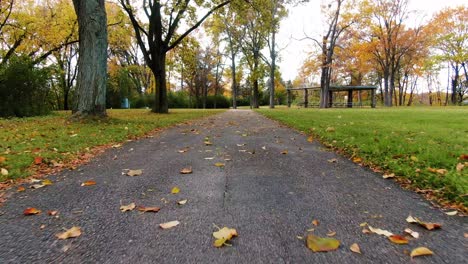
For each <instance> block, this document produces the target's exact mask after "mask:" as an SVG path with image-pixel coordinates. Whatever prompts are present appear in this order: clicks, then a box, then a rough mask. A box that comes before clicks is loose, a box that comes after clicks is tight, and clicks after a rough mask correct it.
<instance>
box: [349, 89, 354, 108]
mask: <svg viewBox="0 0 468 264" xmlns="http://www.w3.org/2000/svg"><path fill="white" fill-rule="evenodd" d="M352 107H353V90H351V89H349V90H348V108H352Z"/></svg>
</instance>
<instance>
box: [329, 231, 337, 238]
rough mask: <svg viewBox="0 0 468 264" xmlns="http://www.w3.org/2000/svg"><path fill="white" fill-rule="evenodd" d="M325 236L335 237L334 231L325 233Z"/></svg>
mask: <svg viewBox="0 0 468 264" xmlns="http://www.w3.org/2000/svg"><path fill="white" fill-rule="evenodd" d="M327 236H329V237H334V236H336V232H335V231H330V232H328V233H327Z"/></svg>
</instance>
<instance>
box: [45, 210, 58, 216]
mask: <svg viewBox="0 0 468 264" xmlns="http://www.w3.org/2000/svg"><path fill="white" fill-rule="evenodd" d="M57 214H58V211H54V210H49V211H47V215H50V216H56V215H57Z"/></svg>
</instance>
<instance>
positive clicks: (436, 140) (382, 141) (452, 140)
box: [258, 107, 468, 210]
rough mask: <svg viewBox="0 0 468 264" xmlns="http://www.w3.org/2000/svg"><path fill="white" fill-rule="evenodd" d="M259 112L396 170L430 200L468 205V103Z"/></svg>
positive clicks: (398, 176) (371, 163)
mask: <svg viewBox="0 0 468 264" xmlns="http://www.w3.org/2000/svg"><path fill="white" fill-rule="evenodd" d="M258 112H260V113H261V114H263V115H265V116H267V117H269V118H272V119H276V120H278V121H280V122H282V123H284V124H286V125H289V126H291V127H294V128H296V129H298V130H301V131H303V132H305V133H307V134H311V135H313V136H314V137H317V138H318V139H319V140H320V141H321V142H322V143H324V144H325V145H326V146H328V147H332V148H336V149H338V150H339V151H340V152H342V153H344V154H346V155H348V156H350V157H352V160H354V161H355V162H357V163H361V162H362V163H363V164H365V165H367V166H370V167H371V168H374V170H376V171H382V172H383V173H386V174H387V175H389V174H391V173H394V174H395V175H396V179H397V180H398V181H399V182H401V183H403V185H406V186H408V187H412V189H414V190H416V191H417V192H420V193H423V194H425V195H426V196H427V197H428V198H430V199H432V198H434V199H437V198H439V203H442V204H444V203H445V202H447V201H449V202H450V203H451V204H452V205H455V206H457V205H458V206H459V207H460V208H462V209H463V207H464V210H466V207H467V206H468V162H467V160H464V158H465V159H466V156H464V155H467V154H468V108H466V107H465V108H391V109H390V108H386V109H284V108H283V109H274V110H269V109H259V110H258ZM361 160H362V161H361ZM457 165H458V170H457ZM463 166H464V168H463ZM363 188H365V186H363ZM440 198H442V199H440Z"/></svg>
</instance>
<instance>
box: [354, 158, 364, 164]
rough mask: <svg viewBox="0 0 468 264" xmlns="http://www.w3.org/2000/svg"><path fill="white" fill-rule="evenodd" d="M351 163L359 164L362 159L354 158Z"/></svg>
mask: <svg viewBox="0 0 468 264" xmlns="http://www.w3.org/2000/svg"><path fill="white" fill-rule="evenodd" d="M353 162H354V163H361V162H362V159H361V158H359V157H354V158H353Z"/></svg>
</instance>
